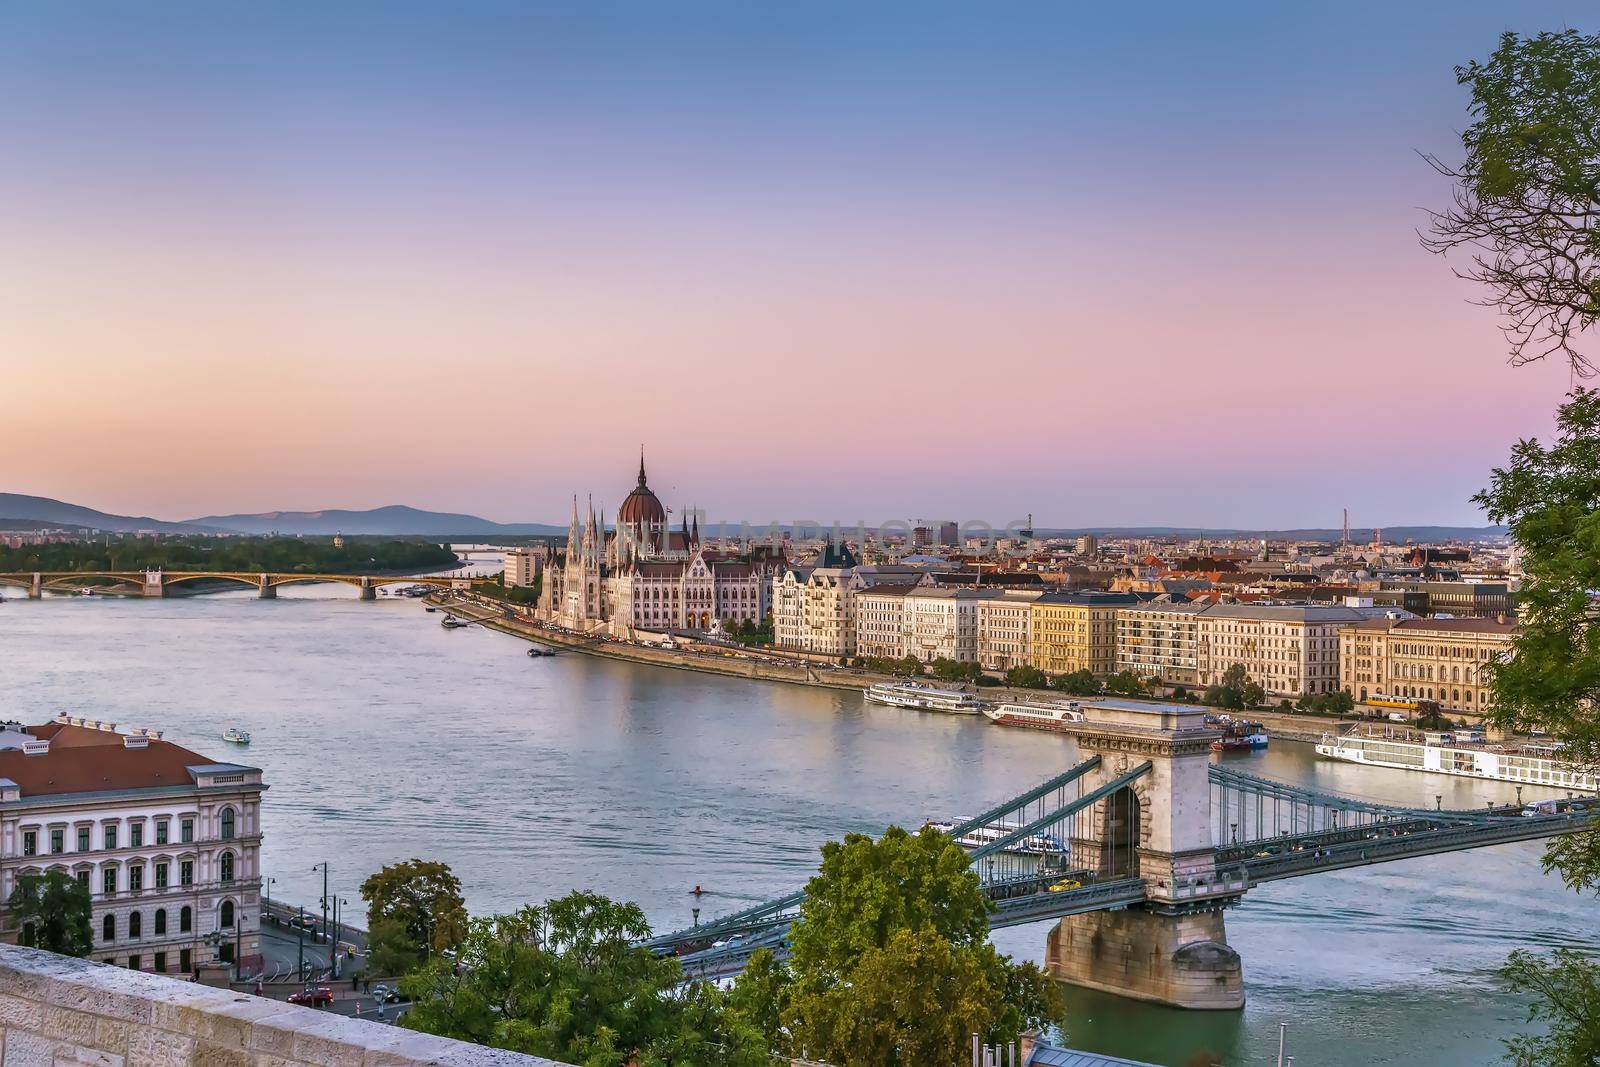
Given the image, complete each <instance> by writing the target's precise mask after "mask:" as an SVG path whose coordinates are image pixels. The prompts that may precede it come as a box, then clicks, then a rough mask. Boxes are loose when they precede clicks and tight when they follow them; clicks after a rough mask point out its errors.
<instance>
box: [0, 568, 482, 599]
mask: <svg viewBox="0 0 1600 1067" xmlns="http://www.w3.org/2000/svg"><path fill="white" fill-rule="evenodd" d="M201 580H213V581H227V582H237V583H239V584H240V585H246V586H249V587H250V588H252V589H255V590H257V592H258V594H259V595H260V596H261V597H262V598H264V599H271V598H273V597H275V596H277V595H278V589H279V588H280V587H282V586H285V585H296V584H301V583H313V582H318V583H320V582H338V583H342V584H344V585H350V586H354V587H355V588H357V589H358V590H360V592H361V599H363V600H371V599H373V598H374V597H376V596H377V591H378V588H379V587H380V586H385V585H427V586H432V587H433V588H435V589H450V588H453V587H455V586H456V585H459V584H461V582H462V579H459V578H448V577H444V578H441V577H425V576H421V575H410V574H323V573H316V574H307V573H302V572H298V571H163V570H142V571H10V572H0V585H10V586H15V587H17V588H21V589H26V590H27V591H28V596H29V598H30V599H35V600H36V599H39V598H40V597H42V596H44V594H45V593H47V592H66V591H69V590H76V589H80V588H94V585H93V584H91V583H105V582H109V583H112V584H111V585H110V586H108V587H104V588H106V591H107V592H113V593H117V594H126V595H133V596H146V597H162V596H165V595H166V592H167V590H168V589H170V588H172V587H173V586H175V585H179V584H181V583H184V582H194V581H201Z"/></svg>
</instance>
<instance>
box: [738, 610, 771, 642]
mask: <svg viewBox="0 0 1600 1067" xmlns="http://www.w3.org/2000/svg"><path fill="white" fill-rule="evenodd" d="M728 636H729V637H731V638H733V639H734V640H735V641H737V642H739V643H740V644H741V645H750V646H752V647H759V646H764V645H770V644H772V615H771V614H770V613H769V614H768V615H767V616H766V617H765V618H763V619H762V620H761V621H760V622H759V623H754V622H747V621H746V620H744V619H735V620H734V621H733V622H732V623H730V624H729V626H728Z"/></svg>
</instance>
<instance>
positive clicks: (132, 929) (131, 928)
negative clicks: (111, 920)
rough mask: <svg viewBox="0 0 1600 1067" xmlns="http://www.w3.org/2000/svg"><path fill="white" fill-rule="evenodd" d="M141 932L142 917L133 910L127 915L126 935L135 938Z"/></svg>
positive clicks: (142, 928) (142, 927)
mask: <svg viewBox="0 0 1600 1067" xmlns="http://www.w3.org/2000/svg"><path fill="white" fill-rule="evenodd" d="M143 932H144V919H143V918H142V917H141V916H140V915H139V913H138V912H133V913H132V914H130V915H129V916H128V937H130V938H137V937H138V936H139V935H140V934H141V933H143Z"/></svg>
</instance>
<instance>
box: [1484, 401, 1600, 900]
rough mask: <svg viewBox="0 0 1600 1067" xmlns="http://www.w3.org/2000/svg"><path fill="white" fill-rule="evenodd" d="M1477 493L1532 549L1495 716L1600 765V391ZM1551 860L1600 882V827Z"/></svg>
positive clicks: (1523, 448)
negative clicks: (1598, 597) (1599, 605)
mask: <svg viewBox="0 0 1600 1067" xmlns="http://www.w3.org/2000/svg"><path fill="white" fill-rule="evenodd" d="M1476 499H1477V501H1478V502H1479V503H1480V504H1482V505H1483V507H1484V509H1485V510H1486V511H1488V513H1489V515H1490V517H1491V518H1492V519H1494V520H1495V521H1497V522H1504V523H1506V524H1508V525H1509V526H1510V528H1511V535H1512V536H1513V537H1514V538H1516V541H1517V546H1518V547H1519V548H1520V549H1521V551H1522V572H1523V586H1522V593H1521V595H1520V597H1519V599H1518V627H1517V634H1516V637H1515V638H1514V639H1513V641H1512V646H1511V655H1510V656H1509V657H1508V658H1506V659H1504V660H1501V661H1499V662H1495V663H1491V664H1490V665H1489V667H1488V675H1489V681H1490V685H1491V686H1492V687H1493V692H1494V703H1493V705H1492V710H1491V712H1490V716H1489V717H1490V720H1491V721H1492V722H1494V723H1496V724H1497V725H1499V726H1501V727H1503V728H1506V729H1511V730H1517V729H1523V730H1525V729H1528V728H1529V727H1538V728H1541V729H1544V730H1547V731H1549V732H1550V733H1551V734H1553V735H1554V736H1556V737H1557V738H1559V739H1560V740H1562V741H1563V742H1565V743H1566V751H1565V755H1566V757H1567V758H1569V759H1572V760H1575V761H1577V762H1579V763H1581V764H1583V765H1585V766H1588V767H1590V768H1594V767H1597V766H1600V714H1597V710H1600V612H1597V610H1596V608H1595V604H1594V601H1593V599H1592V598H1593V596H1594V594H1595V591H1596V590H1600V392H1596V391H1594V390H1588V389H1579V390H1577V391H1576V392H1574V393H1572V394H1571V396H1570V397H1569V399H1568V400H1567V403H1565V404H1564V405H1562V407H1561V410H1560V412H1559V413H1558V415H1557V421H1556V439H1555V442H1554V443H1553V444H1551V445H1550V446H1548V447H1547V446H1545V445H1542V444H1540V443H1539V442H1538V441H1537V440H1526V441H1521V442H1519V443H1518V444H1517V446H1516V448H1515V449H1513V451H1512V455H1511V462H1510V464H1509V465H1507V466H1505V467H1503V468H1498V469H1496V470H1495V472H1494V475H1493V477H1492V479H1491V483H1490V487H1489V488H1488V489H1487V490H1485V491H1484V492H1482V493H1480V494H1478V496H1477V498H1476ZM1546 865H1547V866H1548V867H1553V868H1557V869H1559V870H1560V871H1561V873H1562V876H1563V877H1564V878H1566V880H1567V883H1568V884H1569V885H1571V886H1572V887H1573V888H1574V889H1600V831H1597V830H1589V831H1587V832H1584V833H1581V834H1574V835H1572V836H1570V837H1560V838H1556V839H1555V842H1554V844H1552V845H1551V847H1550V850H1549V852H1548V853H1547V854H1546Z"/></svg>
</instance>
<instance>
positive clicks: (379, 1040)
mask: <svg viewBox="0 0 1600 1067" xmlns="http://www.w3.org/2000/svg"><path fill="white" fill-rule="evenodd" d="M0 1063H3V1064H4V1067H191V1065H192V1067H421V1065H423V1064H437V1065H439V1067H562V1065H560V1064H557V1063H556V1061H554V1060H547V1059H541V1058H540V1057H537V1056H524V1055H522V1054H520V1053H516V1052H506V1051H504V1050H502V1049H492V1048H484V1047H482V1046H480V1045H471V1044H467V1043H465V1042H462V1041H451V1040H448V1039H446V1038H441V1037H430V1036H428V1035H425V1034H417V1033H413V1032H411V1031H409V1030H405V1029H402V1028H400V1027H397V1026H386V1025H384V1024H382V1023H377V1022H368V1021H365V1020H361V1019H347V1018H344V1017H342V1016H337V1015H334V1014H332V1013H330V1012H327V1011H322V1010H319V1009H315V1008H302V1007H298V1006H296V1005H292V1004H285V1003H283V1002H282V1001H277V1000H268V999H265V998H263V997H255V996H251V995H249V994H247V993H235V992H232V991H230V990H226V989H213V988H211V987H209V986H202V985H195V984H193V983H190V982H185V981H179V980H178V979H174V978H165V977H162V976H160V975H155V974H143V973H140V972H138V971H129V970H124V969H121V968H117V967H111V966H107V965H105V964H101V963H94V962H91V961H89V960H79V959H71V958H69V957H66V956H57V955H55V954H53V953H49V952H40V951H38V950H36V949H28V948H19V947H17V946H15V945H0Z"/></svg>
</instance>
